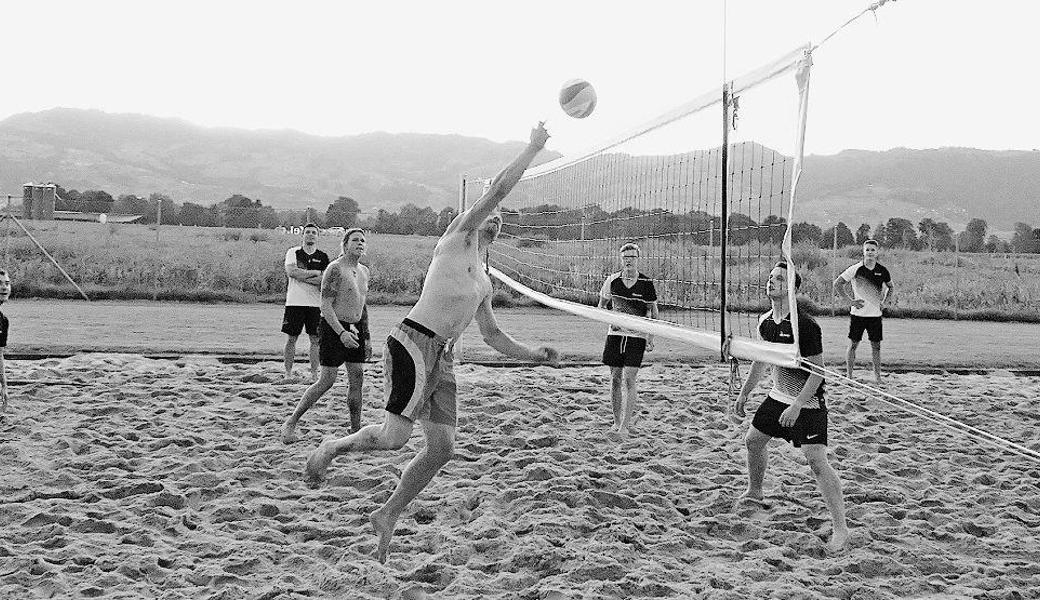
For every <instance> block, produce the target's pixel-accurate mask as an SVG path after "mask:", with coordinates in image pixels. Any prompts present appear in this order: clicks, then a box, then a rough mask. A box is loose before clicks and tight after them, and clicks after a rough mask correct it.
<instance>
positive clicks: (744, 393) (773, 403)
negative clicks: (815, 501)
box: [733, 263, 849, 552]
mask: <svg viewBox="0 0 1040 600" xmlns="http://www.w3.org/2000/svg"><path fill="white" fill-rule="evenodd" d="M791 273H793V270H792V271H791ZM794 277H795V289H797V288H798V286H799V284H800V283H801V278H800V277H799V276H798V275H797V274H794ZM787 281H788V268H787V264H786V263H779V264H777V265H776V266H775V267H773V270H772V271H770V273H769V281H768V283H767V285H766V294H767V295H768V296H769V300H770V302H771V303H772V305H773V307H772V310H770V311H769V312H767V313H766V314H764V315H762V316H761V318H759V321H758V334H759V337H760V338H761V339H762V340H763V341H766V342H773V343H779V344H793V343H794V335H793V327H792V325H791V309H790V304H789V302H788V296H787ZM798 349H799V353H800V354H801V356H802V359H803V360H805V361H807V362H810V363H813V364H817V365H823V336H822V334H821V332H820V326H819V325H818V324H817V323H816V320H815V319H813V318H812V317H811V316H809V315H806V314H799V315H798ZM767 366H768V365H767V364H766V363H763V362H758V361H755V362H752V363H751V370H750V372H749V373H748V378H747V380H745V381H744V385H743V386H742V387H741V389H740V395H739V396H737V399H736V401H735V402H734V404H733V416H734V417H735V418H736V419H735V420H737V422H740V421H742V420H743V418H744V405H745V403H746V402H747V399H748V394H750V393H751V391H752V390H754V389H755V386H756V385H757V384H758V382H759V380H760V379H761V378H762V375H763V374H764V372H765V369H766V367H767ZM772 438H783V439H785V440H787V441H789V442H791V443H792V444H794V447H795V448H801V449H802V452H803V453H804V454H805V458H806V460H807V461H808V463H809V468H810V469H812V472H813V475H814V476H815V477H816V485H817V487H819V489H820V492H822V494H823V499H824V502H826V504H827V508H828V510H829V511H830V513H831V523H832V534H831V539H830V541H829V542H828V543H827V549H828V550H829V551H831V552H837V551H839V550H841V549H842V548H844V547H845V545H846V543H848V538H849V529H848V524H847V523H846V521H845V502H844V500H843V499H842V495H841V481H840V480H839V479H838V474H837V473H835V471H834V469H833V468H832V467H831V465H830V463H829V462H828V461H827V404H826V402H825V400H824V390H823V378H822V377H821V376H819V375H816V374H811V373H809V372H808V371H806V370H804V369H796V368H790V367H779V366H774V367H773V388H772V390H771V391H770V392H769V395H768V396H767V397H766V399H765V400H764V401H763V402H762V404H761V405H760V406H759V407H758V410H757V411H755V417H754V419H753V420H752V422H751V427H749V428H748V431H747V435H746V436H745V437H744V443H745V445H746V446H747V465H748V489H747V492H745V493H744V495H743V496H741V498H740V502H747V503H753V504H757V505H760V506H764V507H767V506H768V503H767V502H766V500H765V499H764V496H763V494H762V482H763V480H764V479H765V475H766V465H767V464H768V462H769V460H768V453H769V447H768V445H769V440H770V439H772Z"/></svg>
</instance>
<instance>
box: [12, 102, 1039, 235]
mask: <svg viewBox="0 0 1040 600" xmlns="http://www.w3.org/2000/svg"><path fill="white" fill-rule="evenodd" d="M523 146H524V143H523V142H506V143H497V142H492V141H489V140H485V139H481V138H472V137H463V136H459V135H432V134H387V133H371V134H364V135H356V136H344V137H322V136H315V135H308V134H303V133H299V132H295V131H247V130H241V129H230V128H207V127H200V126H197V125H192V124H190V123H187V122H185V121H182V120H178V119H162V118H157V117H150V116H143V115H130V114H108V113H103V112H100V111H94V110H79V109H53V110H48V111H44V112H39V113H23V114H20V115H15V116H12V117H9V118H7V119H5V120H3V121H0V193H5V194H19V195H20V193H21V185H22V183H24V182H26V181H30V180H34V181H54V182H56V183H60V184H61V185H62V186H64V187H65V188H68V189H72V188H75V189H78V190H80V191H85V190H88V189H101V190H105V191H107V192H108V193H110V194H112V195H113V196H119V195H121V194H127V193H133V194H148V193H152V192H161V193H165V194H168V195H170V196H171V197H172V198H173V199H174V200H175V201H176V202H195V203H198V204H203V205H207V206H208V205H210V204H213V203H216V202H220V201H223V200H224V199H226V198H227V197H229V196H231V195H232V194H235V193H240V194H244V195H246V196H248V197H250V198H253V199H260V200H261V201H262V202H263V203H264V204H265V205H269V206H274V207H276V208H296V209H299V208H305V207H307V206H313V207H315V208H317V209H319V210H321V211H324V210H325V208H326V207H327V206H328V205H329V204H331V203H332V201H333V200H334V199H335V198H336V197H337V196H341V195H342V196H350V197H352V198H354V199H355V200H357V201H358V203H359V204H360V206H361V209H362V210H363V211H366V212H375V211H376V210H378V209H380V208H384V209H387V210H395V211H396V210H397V209H399V208H400V207H401V206H403V205H404V204H407V203H412V204H416V205H418V206H432V207H433V208H435V209H437V210H439V209H440V208H442V207H444V206H455V205H456V203H457V198H458V187H459V176H460V175H461V174H462V173H471V174H480V175H490V174H493V173H495V172H497V171H498V170H499V169H500V168H502V166H504V165H505V164H506V163H507V162H508V161H509V160H511V159H512V158H513V157H514V156H515V155H516V154H517V153H518V152H519V151H520V149H521V148H523ZM556 156H558V155H557V154H555V153H552V152H546V153H543V154H542V156H540V160H542V161H545V160H550V159H552V158H555V157H556ZM801 182H802V183H801V186H802V187H801V188H800V204H799V207H800V210H799V211H798V212H799V214H800V215H801V218H800V219H799V220H806V221H809V222H813V223H816V224H819V225H823V226H826V225H828V224H832V223H835V222H837V221H844V222H845V223H846V224H847V225H849V226H850V227H851V228H852V229H855V228H856V226H858V225H859V224H860V223H869V224H870V225H875V224H876V223H878V222H879V221H882V220H887V219H888V218H890V217H903V218H907V219H910V220H911V221H913V222H914V223H916V222H918V221H920V220H921V219H922V218H925V217H930V218H932V219H935V220H938V221H946V222H948V223H950V225H951V226H953V227H954V228H955V229H957V228H959V227H963V225H964V224H965V223H967V221H968V220H969V219H970V218H973V217H979V218H983V219H986V220H987V222H988V223H989V224H990V228H991V229H992V230H1004V231H1006V230H1010V229H1011V228H1012V226H1013V224H1014V223H1015V222H1018V221H1022V222H1026V223H1029V224H1031V225H1033V226H1034V227H1036V226H1040V152H1036V151H1033V152H1029V151H989V150H975V149H970V148H941V149H935V150H910V149H905V148H898V149H894V150H888V151H884V152H872V151H864V150H846V151H844V152H841V153H839V154H836V155H833V156H815V155H814V156H808V157H806V160H805V171H804V175H803V177H802V180H801Z"/></svg>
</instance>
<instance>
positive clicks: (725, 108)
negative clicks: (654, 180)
mask: <svg viewBox="0 0 1040 600" xmlns="http://www.w3.org/2000/svg"><path fill="white" fill-rule="evenodd" d="M729 90H730V87H729V84H728V83H727V84H725V85H723V86H722V211H721V222H720V223H719V358H720V360H721V361H722V362H726V316H727V315H726V310H727V308H728V307H727V305H726V270H727V268H728V266H727V265H726V243H727V241H728V240H727V236H726V227H727V224H728V221H729V186H728V183H729V103H730V91H729ZM710 229H711V230H712V232H713V233H714V230H715V228H714V227H710Z"/></svg>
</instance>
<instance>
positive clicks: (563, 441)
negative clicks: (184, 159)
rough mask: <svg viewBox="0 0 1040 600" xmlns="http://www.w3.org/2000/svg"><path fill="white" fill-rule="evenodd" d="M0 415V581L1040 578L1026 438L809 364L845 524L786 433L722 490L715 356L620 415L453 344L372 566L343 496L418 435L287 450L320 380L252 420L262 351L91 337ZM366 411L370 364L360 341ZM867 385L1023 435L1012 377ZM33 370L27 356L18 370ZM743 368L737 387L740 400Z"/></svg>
mask: <svg viewBox="0 0 1040 600" xmlns="http://www.w3.org/2000/svg"><path fill="white" fill-rule="evenodd" d="M9 369H10V377H11V379H12V380H15V381H18V382H20V385H18V386H16V387H13V388H12V389H13V393H12V401H11V408H12V411H11V412H10V413H8V414H7V415H6V416H5V417H4V420H3V422H2V424H0V461H2V463H3V468H2V470H0V532H2V534H0V597H27V596H43V597H48V596H52V597H128V598H129V597H135V598H136V597H144V598H151V597H155V598H257V597H262V598H294V597H297V598H317V597H321V598H398V597H423V595H426V597H430V598H547V597H558V598H688V597H709V598H711V597H717V598H738V597H751V596H754V597H766V596H769V595H770V594H774V595H776V594H779V595H780V596H782V597H785V598H824V597H838V598H894V597H922V598H923V597H951V596H952V597H968V598H1027V597H1030V595H1031V594H1034V593H1035V590H1037V589H1040V465H1036V464H1030V463H1028V462H1027V460H1026V459H1023V458H1016V457H1012V456H1011V455H1007V454H1004V455H1001V454H1000V453H999V452H997V451H995V450H993V449H992V448H990V447H988V446H982V445H979V444H976V443H974V442H971V441H968V440H966V439H965V438H964V437H963V436H960V435H957V436H954V435H952V434H951V433H949V432H948V431H946V430H943V429H939V428H938V427H936V426H934V425H932V424H930V423H927V422H924V421H921V420H919V419H917V418H916V417H912V416H909V415H904V414H902V413H899V412H896V411H895V410H894V409H892V408H888V407H884V406H881V405H880V404H878V403H876V402H873V401H869V400H864V399H862V398H858V397H853V396H850V395H849V394H848V393H847V392H845V391H843V390H838V389H834V388H832V391H831V395H830V401H829V403H830V406H831V408H832V423H831V440H832V442H831V453H832V457H833V458H834V459H835V460H834V465H835V467H836V469H838V471H839V474H840V476H841V478H842V481H843V484H844V491H845V499H846V503H847V506H848V515H849V524H850V527H851V529H852V547H851V548H850V549H849V550H848V551H847V552H845V553H844V554H842V555H839V556H834V557H831V556H827V555H826V554H825V552H824V547H823V543H824V541H825V540H826V539H827V537H828V536H829V534H830V524H829V520H828V518H827V514H826V509H825V507H824V505H823V501H822V498H820V496H819V494H818V493H817V491H816V488H815V484H814V482H813V480H812V476H811V474H810V473H809V471H808V468H807V467H806V466H805V465H804V459H802V458H801V453H800V452H799V451H796V450H794V449H792V448H790V447H788V446H778V448H780V449H779V450H778V451H774V452H773V454H772V464H771V467H770V471H769V476H768V477H767V480H766V488H767V492H766V494H767V498H768V499H769V500H770V501H771V502H772V505H773V506H772V508H769V509H765V508H762V507H759V506H746V505H741V506H737V507H734V500H735V499H736V497H737V496H738V495H739V494H740V493H741V492H742V491H743V489H744V487H745V482H746V479H745V477H746V475H745V466H744V462H743V461H744V453H743V446H742V441H741V435H742V429H741V428H738V427H737V426H736V425H733V424H731V423H730V422H729V421H728V419H727V418H726V415H725V413H724V412H723V410H722V407H721V406H720V405H719V394H720V391H722V390H725V389H726V387H727V378H728V370H727V369H725V368H724V367H721V366H708V367H694V366H686V365H674V364H669V365H665V364H654V365H650V366H648V367H647V368H646V369H644V370H643V372H642V373H641V390H642V403H641V406H640V409H641V415H640V420H639V422H638V423H637V424H636V426H635V431H634V435H633V436H632V437H631V438H630V439H628V440H626V441H623V442H621V443H618V442H614V441H611V440H610V439H608V438H607V436H606V432H607V431H608V429H609V424H610V422H611V415H610V409H609V400H608V398H607V396H606V391H605V390H606V389H607V387H608V381H607V374H606V372H605V369H603V368H591V367H568V368H560V369H553V368H549V367H535V368H512V369H502V368H491V367H484V366H479V365H460V366H458V367H457V374H458V380H459V384H460V397H461V402H460V423H459V432H458V443H457V448H456V457H455V459H454V460H453V461H452V462H451V463H449V464H448V466H447V467H446V468H445V469H444V471H443V472H442V473H441V475H440V476H438V477H437V478H436V479H435V480H434V482H433V483H432V484H431V486H430V487H429V488H428V489H427V490H426V491H425V492H424V493H422V494H421V495H420V496H419V497H418V498H417V499H416V501H415V502H414V503H413V504H412V506H410V507H409V509H408V510H407V511H406V512H405V513H404V515H403V516H402V518H401V520H400V521H399V523H398V529H397V533H396V535H395V537H394V542H393V545H392V547H391V552H390V555H389V559H388V561H387V564H386V565H385V566H383V565H380V564H379V563H378V562H376V561H375V560H374V559H373V558H371V556H370V553H371V552H372V551H373V550H374V549H375V539H374V537H373V536H372V534H371V533H370V531H369V529H368V527H367V514H368V513H369V512H371V511H372V510H374V509H375V508H376V507H377V506H379V504H381V503H382V502H384V501H385V500H386V499H387V498H388V497H389V495H390V493H391V492H392V490H393V488H394V486H395V485H396V482H397V478H398V476H399V474H400V472H401V470H402V469H403V468H404V466H405V465H406V464H407V461H408V460H409V459H410V458H411V456H412V454H413V453H414V450H416V448H417V446H418V445H420V444H421V443H422V442H421V437H420V435H419V433H418V429H417V431H416V433H415V434H414V435H413V438H412V440H411V442H410V443H409V444H408V448H406V449H405V450H404V451H401V452H380V453H372V454H369V455H366V456H363V457H358V458H355V457H353V456H344V457H340V458H339V459H337V460H336V461H335V462H334V463H333V464H332V466H331V468H330V469H329V473H328V476H329V479H328V483H327V485H326V486H325V487H323V488H321V489H319V490H310V489H308V488H307V487H306V485H304V482H303V478H302V475H301V471H302V468H303V464H304V460H305V458H306V455H307V453H308V452H309V451H310V450H312V449H313V448H314V447H315V446H316V445H317V444H318V443H319V442H320V441H321V439H322V438H324V437H330V436H339V435H342V434H343V433H344V431H345V429H346V424H347V422H348V418H349V417H348V413H347V409H346V399H345V395H344V388H343V386H342V382H340V383H339V384H337V387H336V388H334V389H333V391H332V392H330V394H329V395H327V396H326V398H323V399H322V401H321V402H320V403H318V404H317V405H315V407H314V408H313V409H312V410H311V411H310V412H308V413H307V415H306V417H305V418H304V420H303V422H302V423H301V426H300V429H299V432H300V435H301V441H300V442H299V443H297V444H294V445H291V446H285V445H283V444H281V443H280V442H279V441H278V431H279V425H280V423H281V422H282V421H283V420H284V418H285V416H286V415H288V414H289V412H290V411H291V410H292V407H293V406H294V404H295V402H296V401H297V400H298V398H299V396H300V394H301V393H302V392H303V389H304V384H303V383H302V382H284V381H282V378H281V372H280V371H281V365H280V364H279V363H278V362H275V361H271V362H261V363H257V364H251V365H250V364H232V365H228V364H221V363H219V362H217V361H216V360H213V359H210V358H199V359H194V358H186V359H181V360H176V361H171V360H151V359H146V358H142V357H140V356H136V355H129V354H127V355H122V354H92V355H77V356H74V357H71V358H67V359H49V360H41V361H12V362H11V364H10V365H9ZM367 375H368V376H367V377H366V380H365V412H364V422H365V423H366V424H368V423H373V422H377V421H378V420H379V419H380V418H381V405H380V402H381V398H382V373H381V368H380V367H379V366H378V365H369V366H368V367H367ZM889 377H890V378H889V380H888V381H889V386H890V387H889V391H890V392H892V393H894V394H896V395H898V396H900V397H903V398H907V399H912V400H915V401H916V402H919V403H920V404H921V405H922V406H925V407H928V408H930V409H932V410H936V411H939V412H941V413H943V414H946V415H948V416H951V417H953V418H956V419H958V420H960V421H962V422H964V423H967V424H970V425H972V426H975V427H979V428H982V429H985V430H987V431H990V432H992V433H994V434H996V435H1000V436H1002V437H1004V438H1007V439H1009V440H1011V441H1015V442H1017V443H1020V444H1023V445H1025V446H1026V447H1029V448H1032V449H1034V450H1037V449H1040V441H1038V436H1037V433H1036V430H1037V425H1038V424H1040V407H1038V405H1037V400H1036V399H1037V398H1038V397H1040V378H1036V377H1024V376H1017V375H1014V374H1012V373H1010V372H993V373H991V374H989V375H946V374H918V373H902V374H894V375H890V376H889ZM34 382H41V383H34ZM760 399H761V394H759V396H758V397H757V398H755V399H753V401H752V402H751V403H750V404H751V405H752V406H751V408H753V407H754V406H757V403H758V401H760Z"/></svg>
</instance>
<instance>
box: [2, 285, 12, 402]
mask: <svg viewBox="0 0 1040 600" xmlns="http://www.w3.org/2000/svg"><path fill="white" fill-rule="evenodd" d="M10 297H11V276H10V275H8V274H7V271H5V270H3V269H0V304H3V303H4V302H7V299H8V298H10ZM7 327H8V321H7V316H6V315H5V314H4V313H2V312H0V415H2V414H3V413H5V412H7V363H6V362H4V350H5V349H6V348H7Z"/></svg>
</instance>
